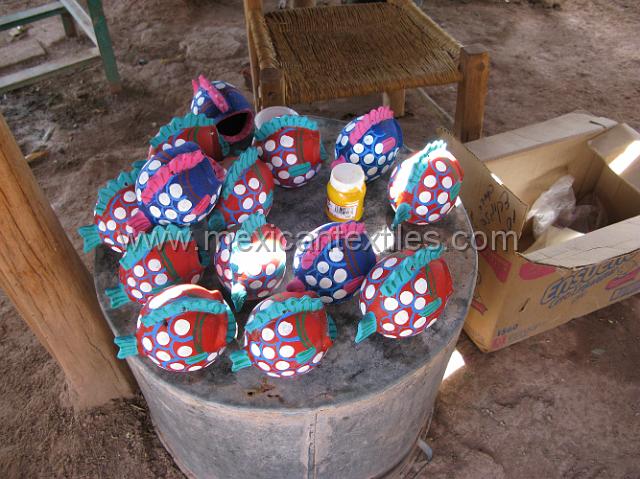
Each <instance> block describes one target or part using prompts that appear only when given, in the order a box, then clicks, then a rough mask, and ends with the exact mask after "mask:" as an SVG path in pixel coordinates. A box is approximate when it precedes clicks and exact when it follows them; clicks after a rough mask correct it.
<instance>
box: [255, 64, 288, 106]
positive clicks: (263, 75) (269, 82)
mask: <svg viewBox="0 0 640 479" xmlns="http://www.w3.org/2000/svg"><path fill="white" fill-rule="evenodd" d="M284 104H285V96H284V78H283V76H282V72H281V71H280V70H278V69H277V68H265V69H263V70H260V109H262V108H266V107H268V106H278V105H284Z"/></svg>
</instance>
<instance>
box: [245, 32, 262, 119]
mask: <svg viewBox="0 0 640 479" xmlns="http://www.w3.org/2000/svg"><path fill="white" fill-rule="evenodd" d="M247 46H248V48H249V68H250V69H251V90H252V93H253V106H254V107H255V110H256V111H260V68H259V67H258V56H257V55H256V48H255V46H254V44H253V41H251V31H250V27H249V25H248V23H247Z"/></svg>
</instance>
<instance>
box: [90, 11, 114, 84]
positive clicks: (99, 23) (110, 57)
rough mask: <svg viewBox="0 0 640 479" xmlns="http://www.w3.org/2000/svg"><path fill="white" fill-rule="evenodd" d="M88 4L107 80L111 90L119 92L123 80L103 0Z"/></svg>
mask: <svg viewBox="0 0 640 479" xmlns="http://www.w3.org/2000/svg"><path fill="white" fill-rule="evenodd" d="M87 6H88V7H89V15H90V16H91V22H92V23H93V30H94V31H95V34H96V43H97V44H98V49H99V50H100V56H101V57H102V64H103V65H104V71H105V74H106V75H107V81H108V82H109V86H110V87H111V91H112V92H113V93H118V92H120V91H122V81H121V80H120V74H119V73H118V65H117V64H116V57H115V55H114V54H113V47H112V45H111V37H110V36H109V27H108V26H107V20H106V19H105V18H104V11H103V9H102V0H87Z"/></svg>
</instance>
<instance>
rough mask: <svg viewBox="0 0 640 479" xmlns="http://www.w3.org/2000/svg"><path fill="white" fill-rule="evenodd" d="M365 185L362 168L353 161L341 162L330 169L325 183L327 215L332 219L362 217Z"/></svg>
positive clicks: (348, 219) (346, 219)
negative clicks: (328, 177)
mask: <svg viewBox="0 0 640 479" xmlns="http://www.w3.org/2000/svg"><path fill="white" fill-rule="evenodd" d="M366 192H367V187H366V185H365V182H364V172H363V171H362V168H360V167H359V166H358V165H354V164H353V163H341V164H339V165H336V166H335V167H334V168H333V169H332V170H331V178H330V179H329V184H327V209H326V211H327V216H328V217H329V219H330V220H332V221H350V220H359V219H360V218H362V213H363V211H364V196H365V194H366Z"/></svg>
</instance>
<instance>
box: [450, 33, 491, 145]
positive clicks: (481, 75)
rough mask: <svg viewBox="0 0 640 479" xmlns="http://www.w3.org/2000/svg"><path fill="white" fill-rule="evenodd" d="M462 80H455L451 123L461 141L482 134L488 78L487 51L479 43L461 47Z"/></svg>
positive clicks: (473, 138)
mask: <svg viewBox="0 0 640 479" xmlns="http://www.w3.org/2000/svg"><path fill="white" fill-rule="evenodd" d="M460 72H461V73H462V81H461V82H460V83H459V84H458V100H457V104H456V116H455V124H454V132H455V135H456V136H457V137H458V139H460V141H462V142H463V143H464V142H467V141H473V140H477V139H478V138H480V137H481V136H482V123H483V120H484V101H485V97H486V96H487V88H488V81H489V53H488V52H487V49H486V48H485V47H484V46H482V45H470V46H467V47H463V48H462V50H461V51H460Z"/></svg>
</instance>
